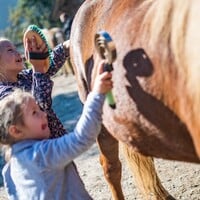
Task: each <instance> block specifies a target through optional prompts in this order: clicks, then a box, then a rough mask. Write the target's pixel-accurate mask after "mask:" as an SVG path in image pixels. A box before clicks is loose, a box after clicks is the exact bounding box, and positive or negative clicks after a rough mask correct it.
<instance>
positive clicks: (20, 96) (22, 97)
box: [0, 89, 33, 145]
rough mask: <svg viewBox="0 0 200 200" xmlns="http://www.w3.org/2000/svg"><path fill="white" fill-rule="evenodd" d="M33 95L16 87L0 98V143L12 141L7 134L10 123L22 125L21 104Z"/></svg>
mask: <svg viewBox="0 0 200 200" xmlns="http://www.w3.org/2000/svg"><path fill="white" fill-rule="evenodd" d="M30 98H33V96H32V95H31V94H30V93H28V92H24V91H22V90H20V89H16V90H15V91H14V92H12V93H11V94H9V95H8V96H6V97H4V98H3V99H2V100H0V143H1V144H7V145H11V144H13V143H14V140H13V138H12V137H11V136H10V134H9V131H8V130H9V127H10V126H11V125H17V124H20V125H24V116H23V112H22V106H23V105H25V104H26V102H27V101H28V100H29V99H30Z"/></svg>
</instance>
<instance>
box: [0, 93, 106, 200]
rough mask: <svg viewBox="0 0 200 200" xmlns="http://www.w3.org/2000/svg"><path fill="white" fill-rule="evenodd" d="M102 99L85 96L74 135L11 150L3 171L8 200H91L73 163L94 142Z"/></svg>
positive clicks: (98, 127) (21, 145) (35, 142)
mask: <svg viewBox="0 0 200 200" xmlns="http://www.w3.org/2000/svg"><path fill="white" fill-rule="evenodd" d="M104 99H105V96H104V95H102V94H95V93H93V92H91V93H90V94H89V95H88V98H87V101H86V103H85V105H84V108H83V113H82V115H81V117H80V119H79V121H78V123H77V125H76V127H75V129H74V131H73V132H71V133H69V134H66V135H64V136H62V137H60V138H57V139H49V140H42V141H38V140H26V141H22V142H19V143H16V144H14V145H13V146H12V156H11V159H10V161H9V162H8V163H7V164H6V165H5V167H4V169H3V177H4V183H5V188H6V190H7V192H8V194H9V199H12V200H89V199H92V198H91V197H90V195H89V194H88V192H87V191H86V189H85V187H84V184H83V182H82V180H81V179H80V177H79V174H78V172H77V170H76V166H75V164H74V163H73V160H74V159H75V158H76V157H77V156H79V155H80V154H81V153H83V152H84V151H86V150H87V149H89V147H90V146H91V145H92V144H93V143H94V142H95V141H96V137H97V135H98V134H99V132H100V129H101V122H102V117H101V115H102V106H103V103H104ZM66 112H67V111H66Z"/></svg>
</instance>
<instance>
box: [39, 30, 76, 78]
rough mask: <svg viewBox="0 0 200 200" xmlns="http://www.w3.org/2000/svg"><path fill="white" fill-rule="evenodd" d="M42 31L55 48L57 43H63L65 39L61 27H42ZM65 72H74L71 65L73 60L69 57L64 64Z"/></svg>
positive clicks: (50, 44)
mask: <svg viewBox="0 0 200 200" xmlns="http://www.w3.org/2000/svg"><path fill="white" fill-rule="evenodd" d="M42 32H43V33H44V35H45V37H46V39H47V41H48V44H49V46H50V47H51V48H52V49H53V48H54V47H55V46H56V45H58V44H61V43H63V42H64V41H65V36H64V33H63V31H62V29H61V28H59V27H53V28H50V29H42ZM62 69H63V73H64V74H66V75H67V74H69V73H72V74H74V70H73V68H72V66H71V62H70V60H69V59H67V61H66V62H65V64H64V66H63V68H62Z"/></svg>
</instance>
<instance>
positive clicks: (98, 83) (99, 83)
mask: <svg viewBox="0 0 200 200" xmlns="http://www.w3.org/2000/svg"><path fill="white" fill-rule="evenodd" d="M104 64H105V63H104V62H102V63H100V64H99V66H98V69H97V76H96V78H95V80H94V85H93V89H92V91H95V92H97V93H99V94H106V93H107V92H109V91H110V90H111V89H112V87H113V82H112V73H111V72H103V66H104Z"/></svg>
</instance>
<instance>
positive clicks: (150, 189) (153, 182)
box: [123, 144, 175, 200]
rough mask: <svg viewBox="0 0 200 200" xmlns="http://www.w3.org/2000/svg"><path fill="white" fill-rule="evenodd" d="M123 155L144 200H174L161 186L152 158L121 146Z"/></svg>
mask: <svg viewBox="0 0 200 200" xmlns="http://www.w3.org/2000/svg"><path fill="white" fill-rule="evenodd" d="M123 149H124V154H125V156H126V160H127V162H128V164H129V167H130V169H131V171H132V173H133V174H134V177H135V180H136V182H137V185H138V186H139V189H140V190H141V192H142V193H143V195H144V198H145V199H146V200H175V199H174V198H173V197H172V196H171V195H169V193H168V192H167V191H166V190H165V188H164V187H163V186H162V184H161V182H160V179H159V178H158V176H157V173H156V169H155V166H154V162H153V158H151V157H146V156H143V155H141V154H139V153H137V152H135V151H133V149H132V148H129V147H127V145H125V144H123Z"/></svg>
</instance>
